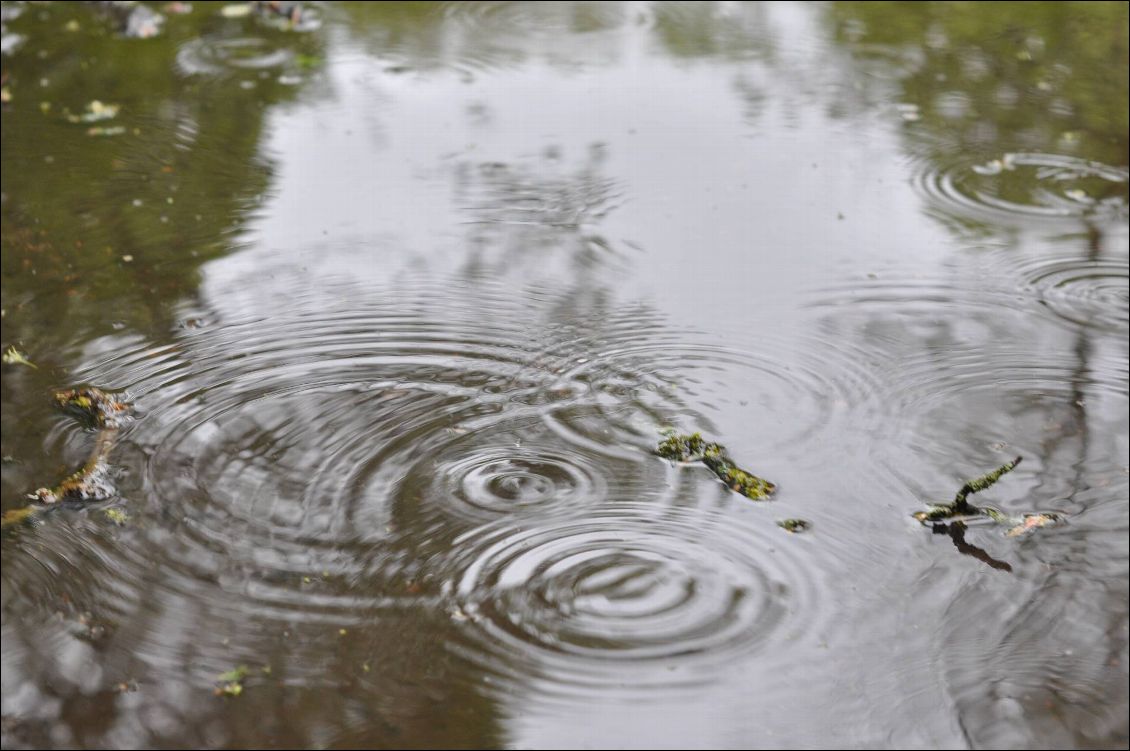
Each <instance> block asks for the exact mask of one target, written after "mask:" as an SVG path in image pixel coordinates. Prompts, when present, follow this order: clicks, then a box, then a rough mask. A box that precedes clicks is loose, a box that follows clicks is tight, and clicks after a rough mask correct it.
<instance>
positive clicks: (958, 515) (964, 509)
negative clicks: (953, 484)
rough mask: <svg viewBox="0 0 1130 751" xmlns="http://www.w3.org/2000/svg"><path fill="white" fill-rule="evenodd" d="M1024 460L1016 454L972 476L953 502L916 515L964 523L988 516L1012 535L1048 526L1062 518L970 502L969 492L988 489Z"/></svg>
mask: <svg viewBox="0 0 1130 751" xmlns="http://www.w3.org/2000/svg"><path fill="white" fill-rule="evenodd" d="M1021 461H1023V457H1020V456H1018V457H1016V458H1015V459H1013V460H1012V461H1011V462H1008V463H1007V464H1004V465H1002V466H1000V467H997V468H996V469H994V470H993V471H992V472H989V473H987V474H984V475H982V476H980V477H978V478H976V479H973V480H969V481H968V482H966V483H965V484H964V485H962V486H961V489H960V490H958V491H957V495H955V496H954V498H953V501H952V502H950V503H945V504H939V505H935V506H931V507H930V510H929V511H918V512H915V514H914V518H915V519H917V520H918V521H920V522H922V523H923V524H945V523H947V522H952V523H954V524H963V523H964V522H965V521H966V520H967V519H969V518H971V517H982V516H983V517H986V518H988V519H991V520H993V521H994V522H996V523H997V524H1000V525H1002V526H1006V527H1008V528H1009V529H1008V532H1006V534H1007V535H1008V536H1009V537H1019V536H1020V535H1023V534H1026V533H1027V532H1030V531H1031V530H1033V529H1038V528H1040V527H1047V526H1050V525H1052V524H1055V523H1057V522H1059V521H1060V517H1059V515H1058V514H1052V513H1037V514H1024V515H1022V516H1011V515H1009V514H1006V513H1004V512H1003V511H1001V510H1000V509H998V508H994V507H992V506H974V505H973V504H971V503H970V502H969V496H970V495H972V494H974V493H980V492H981V491H982V490H986V489H988V488H990V487H992V486H993V485H995V484H996V482H997V481H998V480H999V479H1000V478H1001V477H1003V476H1004V475H1006V474H1008V473H1009V472H1011V471H1012V470H1014V469H1016V466H1017V465H1018V464H1020V462H1021Z"/></svg>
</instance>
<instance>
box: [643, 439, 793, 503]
mask: <svg viewBox="0 0 1130 751" xmlns="http://www.w3.org/2000/svg"><path fill="white" fill-rule="evenodd" d="M664 435H665V437H664V438H663V440H662V441H660V442H659V445H658V446H657V447H656V449H655V453H657V454H658V455H659V456H661V457H663V458H664V459H669V460H671V461H673V462H684V463H685V462H702V463H703V464H704V465H705V466H706V467H707V468H708V469H709V470H710V471H711V472H713V473H714V474H715V475H716V476H717V477H718V479H719V480H721V481H722V482H723V483H724V484H725V485H726V487H728V488H729V489H730V490H733V491H734V492H735V493H741V494H742V495H744V496H745V497H746V498H749V499H751V500H754V501H764V500H766V499H767V498H769V496H771V495H772V494H773V491H774V490H776V489H777V486H776V485H774V484H773V483H771V482H769V481H768V480H763V479H762V478H760V477H758V476H757V475H754V474H751V473H750V472H746V471H745V470H744V469H742V468H740V467H738V466H737V465H736V464H734V462H733V460H732V459H730V457H729V456H728V455H727V454H726V449H725V448H724V447H723V446H722V445H721V444H718V443H713V442H710V441H707V440H706V439H704V438H703V437H702V434H701V433H690V434H684V435H679V434H677V433H675V432H674V431H667V432H666V433H665V434H664Z"/></svg>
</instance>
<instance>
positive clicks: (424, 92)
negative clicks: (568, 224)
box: [205, 4, 944, 326]
mask: <svg viewBox="0 0 1130 751" xmlns="http://www.w3.org/2000/svg"><path fill="white" fill-rule="evenodd" d="M763 11H764V12H765V14H766V19H765V20H766V22H767V24H768V27H769V28H773V29H777V28H782V29H786V30H787V31H788V35H789V37H788V38H790V39H800V40H804V41H805V42H806V44H802V45H801V46H800V49H799V50H798V51H794V52H793V56H794V57H795V59H793V58H791V57H789V56H788V55H784V56H783V57H782V58H781V59H779V60H777V61H776V62H775V63H774V65H775V66H776V65H779V66H781V67H782V68H785V69H786V70H788V71H789V75H788V76H785V77H781V76H778V75H777V74H776V72H775V69H774V68H771V67H767V66H766V65H765V64H764V63H762V62H758V61H756V60H754V61H749V62H733V63H723V64H714V63H703V62H701V61H694V60H691V61H689V62H687V61H679V60H676V59H672V58H671V57H669V56H666V55H663V54H659V53H661V50H657V49H656V48H655V45H654V44H648V43H646V39H647V37H648V35H649V31H648V29H647V28H646V27H644V26H636V25H628V26H626V27H625V28H624V29H623V30H622V32H621V33H622V36H621V38H620V41H621V42H622V54H620V55H618V56H616V57H615V58H614V60H613V61H612V62H610V63H608V64H607V66H599V67H593V68H589V69H586V70H583V71H581V72H570V71H568V70H562V69H560V68H559V67H555V66H553V65H551V64H548V63H544V62H538V61H534V62H530V63H528V64H526V65H524V66H521V67H518V68H516V69H510V68H504V69H501V70H496V71H492V72H490V73H489V74H487V75H480V76H477V77H476V78H475V79H474V81H473V82H472V83H466V82H464V81H463V79H462V78H461V77H460V76H459V75H458V74H456V73H453V72H446V71H432V72H428V73H421V74H416V73H412V72H409V73H400V74H390V73H387V72H385V69H386V68H387V67H388V65H387V63H385V62H383V61H381V60H378V59H374V58H373V57H370V56H367V55H364V54H361V53H360V50H357V49H353V48H351V44H352V43H351V42H350V41H349V40H348V39H345V38H343V39H342V40H341V44H340V46H336V47H334V49H336V50H337V51H336V52H335V56H334V58H333V59H332V60H331V61H330V65H329V66H328V70H327V72H326V76H327V78H328V82H327V83H326V84H322V83H318V82H314V83H312V84H311V86H315V87H323V86H324V87H325V88H326V89H328V90H329V91H330V92H332V96H333V98H332V99H331V100H330V101H328V102H327V101H324V100H315V101H314V102H313V103H312V104H311V105H310V106H306V107H304V106H302V105H295V106H290V107H284V108H280V109H279V110H277V111H275V112H274V113H273V115H272V117H271V119H270V124H269V128H268V130H269V133H270V138H269V141H268V144H267V146H266V149H267V151H268V152H269V153H270V155H271V156H272V157H273V158H274V159H275V160H277V171H276V175H275V184H274V186H273V187H272V195H271V196H270V198H269V201H268V202H267V203H266V204H265V205H264V206H263V207H262V208H261V213H260V216H261V217H262V220H261V221H258V222H254V223H253V224H252V228H253V232H254V234H253V238H254V240H255V241H256V242H255V243H254V245H253V250H252V251H251V252H250V253H243V254H237V255H234V256H231V257H229V258H227V259H224V260H222V261H220V262H218V263H215V264H212V265H210V266H209V267H208V268H207V269H206V272H207V273H206V278H207V280H208V282H207V283H206V284H205V290H209V289H211V288H212V287H213V285H215V284H222V285H223V288H224V290H225V291H224V294H222V295H220V296H218V297H217V298H216V302H217V304H218V306H219V307H220V308H223V307H224V306H225V305H226V304H230V303H232V302H234V301H233V300H231V299H230V297H229V296H228V290H227V287H228V285H227V284H223V283H222V282H221V281H220V280H223V279H228V280H234V279H238V278H239V277H240V276H243V275H245V274H248V273H256V274H258V273H262V272H264V271H266V270H268V269H270V267H271V265H273V264H279V263H293V264H298V265H299V266H301V267H302V268H303V269H304V270H305V271H307V272H308V273H310V274H311V275H314V276H317V275H323V274H333V275H347V276H349V277H351V278H356V277H358V276H360V277H361V278H373V279H387V278H388V277H389V275H390V274H392V273H394V272H395V271H396V270H397V269H399V268H402V267H403V266H404V264H406V263H408V262H411V261H421V260H422V261H425V262H427V263H429V264H434V265H435V267H436V268H443V267H444V266H447V265H452V264H454V265H457V264H458V263H459V262H460V260H461V254H463V253H464V252H465V246H466V239H467V235H468V233H469V231H470V228H469V226H468V224H467V223H468V222H469V221H470V220H472V219H473V217H469V216H467V214H466V213H465V212H464V211H463V210H462V209H461V205H462V204H461V202H460V200H459V198H458V197H457V196H456V194H455V193H456V192H455V190H454V187H453V182H454V181H455V179H456V178H457V175H458V171H459V169H460V168H461V167H466V166H470V167H471V168H472V172H474V168H475V167H477V165H480V164H483V163H503V164H507V165H515V166H517V167H519V168H522V169H526V170H531V171H534V172H536V171H538V170H545V171H546V172H554V173H569V172H572V171H575V170H576V169H578V168H580V166H582V165H583V164H584V163H585V162H586V160H587V159H588V154H589V152H590V149H592V148H593V147H594V145H595V146H597V147H599V148H601V149H602V150H603V153H605V154H606V155H607V158H606V159H605V161H604V162H603V163H601V164H600V165H599V166H598V169H600V170H601V171H602V173H603V174H605V175H607V176H609V177H611V178H613V179H614V180H615V181H616V182H617V183H618V184H619V185H620V188H621V191H622V193H621V195H620V196H619V197H617V198H616V199H614V201H613V202H614V204H615V206H614V208H613V209H612V210H611V211H610V212H609V214H608V216H607V217H606V218H605V219H603V220H601V221H600V222H599V226H596V227H593V228H586V229H588V230H590V231H596V232H598V233H599V234H600V235H601V236H603V237H604V238H605V239H606V240H607V241H608V242H609V243H610V244H612V245H613V246H614V247H615V248H617V249H618V250H620V251H621V252H623V253H625V254H628V255H629V256H632V257H635V258H636V260H637V261H638V262H636V263H634V264H633V266H632V273H631V275H630V277H628V276H625V277H621V278H620V279H618V280H617V285H616V286H617V288H618V291H619V292H620V293H621V295H622V297H623V298H633V297H638V296H639V295H641V294H646V295H647V296H648V297H649V298H655V299H662V300H669V301H670V302H671V305H672V307H673V308H674V309H676V310H678V311H679V316H680V318H681V319H683V320H687V322H688V323H697V324H700V325H704V326H709V325H710V324H711V323H712V322H715V321H716V320H717V319H718V318H719V317H732V316H735V315H740V316H741V317H742V318H743V319H748V318H749V317H750V316H757V317H758V318H759V319H762V320H773V319H776V318H778V317H779V316H780V315H781V314H782V313H783V312H785V311H787V310H791V309H793V308H795V305H796V302H797V300H798V294H799V293H800V292H801V291H803V290H805V289H811V288H812V287H814V286H819V285H820V284H821V282H825V281H827V280H828V279H831V278H838V277H839V276H840V275H842V272H843V271H844V270H845V269H846V268H851V267H852V266H854V265H856V264H860V263H863V264H866V263H867V260H869V259H875V258H883V257H887V258H891V257H894V258H899V259H906V258H907V256H908V255H911V254H914V255H915V256H916V257H918V258H922V257H923V256H929V255H933V256H935V257H937V256H938V254H937V253H936V250H937V248H938V247H939V245H940V244H941V243H942V242H943V241H944V238H943V237H942V236H941V233H940V232H939V229H938V228H937V227H936V226H935V225H933V224H931V223H930V222H928V221H926V220H925V219H924V217H922V215H921V213H920V212H919V211H917V210H916V204H917V202H918V201H917V198H916V197H915V195H914V194H913V193H912V192H910V191H907V190H905V189H904V186H905V183H906V180H907V176H906V173H905V169H904V166H903V164H902V163H901V162H900V160H899V159H898V158H897V156H896V155H897V153H898V152H897V138H898V133H897V130H898V123H897V122H895V121H894V120H895V118H893V117H892V118H890V119H889V120H883V119H874V118H872V119H867V118H853V119H851V120H834V119H832V118H830V117H829V115H828V114H827V112H825V111H824V109H823V107H822V101H821V99H820V96H821V91H820V88H821V86H825V85H834V83H835V82H834V79H831V78H830V76H829V75H828V72H827V71H826V70H825V67H826V66H830V65H835V64H837V59H836V53H832V52H830V51H820V50H819V49H817V50H813V49H811V47H812V46H813V43H812V40H814V39H816V38H818V36H819V34H820V32H819V30H818V29H817V28H816V27H815V26H814V24H813V21H814V18H813V15H814V14H813V12H812V11H811V10H809V9H806V8H804V7H792V6H788V5H787V4H784V5H782V4H771V5H769V6H766V7H765V8H764V9H763ZM816 55H820V56H822V57H823V58H825V59H824V60H823V61H822V60H819V59H816V57H815V56H816ZM750 79H752V80H756V81H757V86H758V87H759V88H760V89H762V90H764V92H763V93H764V94H765V96H763V97H760V98H759V99H758V100H757V102H756V105H750V104H749V103H747V102H746V101H743V99H742V97H741V91H742V89H741V84H742V81H744V80H750ZM547 82H549V83H547ZM802 87H803V88H802ZM751 106H752V107H754V109H755V111H754V112H753V113H751V112H750V108H751ZM547 151H548V152H549V153H550V154H551V155H559V158H558V159H557V160H556V161H555V162H551V160H550V159H547V158H546V153H547ZM840 215H842V217H843V218H842V219H841V218H839V217H840ZM876 217H882V219H881V221H877V220H875V218H876ZM373 247H377V248H380V251H379V254H378V255H379V261H378V262H375V263H374V262H372V261H369V260H365V259H367V258H368V252H369V251H368V249H369V248H373ZM633 248H640V249H642V251H643V252H642V253H640V252H639V251H636V250H633ZM284 249H285V250H286V253H285V254H280V251H282V250H284ZM845 251H846V252H845ZM252 270H254V271H252ZM236 284H237V286H240V287H241V288H242V290H243V292H244V293H245V294H254V293H255V291H254V289H252V288H248V287H246V286H244V285H242V284H239V283H238V282H236ZM621 287H622V288H623V289H620V288H621ZM225 300H226V301H227V302H225Z"/></svg>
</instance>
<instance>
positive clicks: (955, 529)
mask: <svg viewBox="0 0 1130 751" xmlns="http://www.w3.org/2000/svg"><path fill="white" fill-rule="evenodd" d="M933 529H934V534H936V535H945V534H948V535H949V536H950V539H951V540H953V546H954V547H955V548H957V551H958V552H959V553H961V554H962V555H970V556H973V557H974V558H976V559H977V560H979V561H982V562H984V563H987V564H989V566H991V567H992V568H995V569H997V570H998V571H1008V572H1011V571H1012V566H1011V565H1010V564H1009V563H1006V562H1005V561H998V560H997V559H996V558H993V557H992V556H991V555H989V554H988V552H986V551H985V550H983V549H982V548H979V547H977V546H976V545H970V544H969V543H968V542H966V541H965V523H964V522H954V523H953V524H935V525H934V528H933Z"/></svg>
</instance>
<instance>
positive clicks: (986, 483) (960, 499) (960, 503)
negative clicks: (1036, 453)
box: [952, 456, 1024, 512]
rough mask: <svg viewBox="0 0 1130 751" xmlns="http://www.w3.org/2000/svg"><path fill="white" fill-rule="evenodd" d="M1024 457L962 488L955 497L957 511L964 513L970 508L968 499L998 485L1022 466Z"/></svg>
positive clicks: (1017, 458)
mask: <svg viewBox="0 0 1130 751" xmlns="http://www.w3.org/2000/svg"><path fill="white" fill-rule="evenodd" d="M1023 460H1024V457H1022V456H1018V457H1016V458H1015V459H1013V460H1012V461H1010V462H1009V463H1008V464H1005V465H1004V466H1001V467H997V468H996V469H994V470H993V471H992V472H989V473H988V474H985V475H981V476H980V477H978V478H976V479H975V480H970V481H969V482H967V483H965V484H964V485H962V486H961V490H959V491H957V495H955V496H954V497H953V504H952V505H953V507H954V509H955V510H956V511H959V512H963V511H965V510H966V509H968V508H969V501H968V500H967V497H968V496H970V495H972V494H973V493H980V492H981V491H982V490H987V489H988V488H991V487H992V486H993V485H995V484H996V483H997V480H999V479H1001V478H1002V477H1004V476H1005V475H1007V474H1008V473H1009V472H1011V471H1012V470H1014V469H1016V465H1018V464H1020V462H1022V461H1023Z"/></svg>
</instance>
